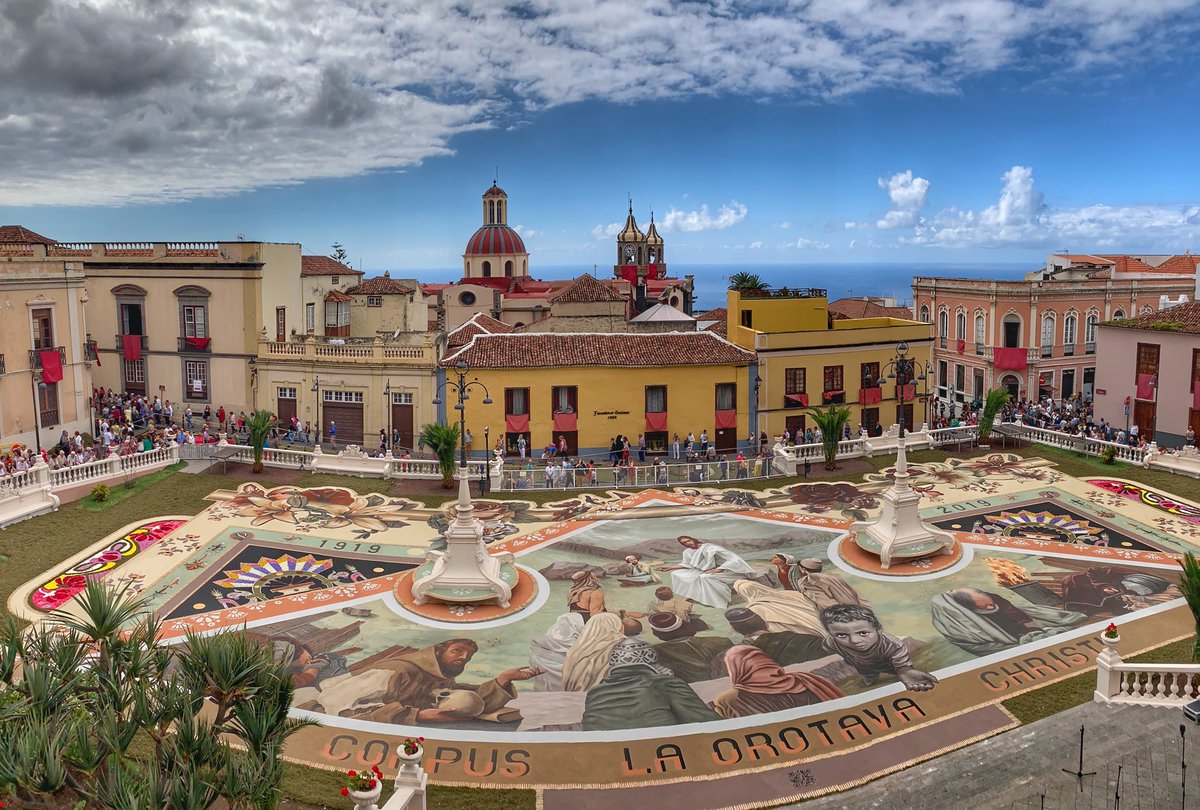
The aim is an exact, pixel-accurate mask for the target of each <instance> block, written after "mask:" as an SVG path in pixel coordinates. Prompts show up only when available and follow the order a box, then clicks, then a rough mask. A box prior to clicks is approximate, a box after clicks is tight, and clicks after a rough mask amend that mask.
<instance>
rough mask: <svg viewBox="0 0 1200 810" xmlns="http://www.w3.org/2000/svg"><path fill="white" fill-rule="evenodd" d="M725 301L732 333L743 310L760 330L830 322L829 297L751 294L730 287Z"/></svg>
mask: <svg viewBox="0 0 1200 810" xmlns="http://www.w3.org/2000/svg"><path fill="white" fill-rule="evenodd" d="M725 305H726V308H727V309H728V313H729V314H728V327H729V332H730V334H731V335H732V334H733V331H734V327H735V326H741V323H742V312H743V311H745V310H749V311H750V313H751V316H752V318H753V321H752V323H751V328H752V329H755V330H757V331H759V332H794V331H799V330H809V329H826V328H828V325H829V301H828V300H827V299H825V298H754V297H743V295H742V294H741V293H740V292H739V291H737V290H729V291H728V294H727V296H726V302H725Z"/></svg>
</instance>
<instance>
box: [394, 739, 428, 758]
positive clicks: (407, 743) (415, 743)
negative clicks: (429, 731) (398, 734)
mask: <svg viewBox="0 0 1200 810" xmlns="http://www.w3.org/2000/svg"><path fill="white" fill-rule="evenodd" d="M423 742H425V738H424V737H416V738H413V737H405V738H404V742H402V743H400V747H401V748H403V749H404V753H405V754H408V755H409V756H410V757H411V756H412V755H413V754H415V753H417V752H418V751H420V750H421V743H423Z"/></svg>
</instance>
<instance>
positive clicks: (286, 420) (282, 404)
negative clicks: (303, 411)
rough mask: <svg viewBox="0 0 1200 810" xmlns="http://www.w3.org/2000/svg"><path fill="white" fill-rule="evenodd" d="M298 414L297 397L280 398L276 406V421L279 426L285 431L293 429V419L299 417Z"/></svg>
mask: <svg viewBox="0 0 1200 810" xmlns="http://www.w3.org/2000/svg"><path fill="white" fill-rule="evenodd" d="M297 415H298V414H297V413H296V398H295V397H279V399H277V400H276V404H275V420H276V421H277V422H279V426H280V427H281V428H283V429H285V430H291V429H292V417H293V416H297Z"/></svg>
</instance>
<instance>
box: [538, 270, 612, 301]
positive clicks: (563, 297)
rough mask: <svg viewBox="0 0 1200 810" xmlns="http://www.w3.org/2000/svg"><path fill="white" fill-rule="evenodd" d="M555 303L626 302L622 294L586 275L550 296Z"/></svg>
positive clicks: (588, 274)
mask: <svg viewBox="0 0 1200 810" xmlns="http://www.w3.org/2000/svg"><path fill="white" fill-rule="evenodd" d="M550 300H551V301H554V302H555V303H566V304H591V303H595V302H598V301H624V300H625V299H624V298H622V297H621V294H620V293H618V292H616V291H615V290H613V289H612V288H610V287H609V286H608V285H607V284H603V283H601V282H600V281H597V280H596V277H595V276H593V275H592V274H591V273H584V274H583V275H582V276H580V277H579V278H577V279H575V280H574V281H573V282H571V283H570V284H568V285H567V286H566V287H563V288H562V289H561V290H559V291H558V292H556V293H554V294H553V295H551V296H550Z"/></svg>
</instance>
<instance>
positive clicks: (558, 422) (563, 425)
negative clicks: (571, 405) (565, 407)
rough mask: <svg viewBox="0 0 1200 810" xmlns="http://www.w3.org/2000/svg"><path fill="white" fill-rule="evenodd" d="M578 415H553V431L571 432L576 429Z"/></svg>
mask: <svg viewBox="0 0 1200 810" xmlns="http://www.w3.org/2000/svg"><path fill="white" fill-rule="evenodd" d="M578 417H579V414H577V413H574V412H572V413H556V414H554V429H555V430H561V431H572V430H576V429H577V425H578V423H579V419H578Z"/></svg>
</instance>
